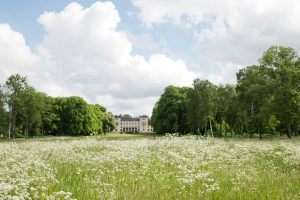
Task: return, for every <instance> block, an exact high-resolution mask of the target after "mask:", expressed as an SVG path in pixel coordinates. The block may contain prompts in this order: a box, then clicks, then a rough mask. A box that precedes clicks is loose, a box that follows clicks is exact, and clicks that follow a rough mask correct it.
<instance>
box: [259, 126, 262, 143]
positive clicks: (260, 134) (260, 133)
mask: <svg viewBox="0 0 300 200" xmlns="http://www.w3.org/2000/svg"><path fill="white" fill-rule="evenodd" d="M259 139H260V140H261V139H262V131H261V128H260V129H259Z"/></svg>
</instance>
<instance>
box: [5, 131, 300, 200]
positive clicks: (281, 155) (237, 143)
mask: <svg viewBox="0 0 300 200" xmlns="http://www.w3.org/2000/svg"><path fill="white" fill-rule="evenodd" d="M0 199H5V200H6V199H7V200H9V199H42V200H43V199H84V200H86V199H88V200H93V199H138V200H139V199H222V200H223V199H241V200H242V199H243V200H244V199H300V140H299V139H298V138H296V139H293V140H287V139H276V140H270V139H268V140H263V141H258V140H249V139H235V140H230V139H229V140H224V139H214V138H200V137H197V136H185V137H174V136H166V137H144V136H143V135H125V134H123V135H117V134H108V135H106V136H95V137H82V138H68V137H66V138H60V139H57V138H46V139H37V140H26V141H24V140H20V141H14V142H10V141H6V142H1V143H0Z"/></svg>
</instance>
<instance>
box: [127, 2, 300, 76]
mask: <svg viewBox="0 0 300 200" xmlns="http://www.w3.org/2000/svg"><path fill="white" fill-rule="evenodd" d="M132 2H133V4H134V5H135V6H136V7H137V8H138V9H139V17H140V19H141V20H142V22H143V23H144V25H145V26H146V27H152V26H153V25H155V24H161V23H167V22H173V23H175V24H178V25H179V26H181V25H184V26H186V25H188V26H189V27H191V28H194V27H196V26H197V29H199V27H201V28H200V31H198V32H197V33H196V34H195V36H196V37H195V40H196V41H198V43H199V44H198V45H199V46H201V47H202V48H203V46H205V48H206V49H207V53H206V57H208V58H210V59H211V60H212V62H214V64H217V63H234V65H243V66H245V65H249V64H255V63H256V61H257V59H258V57H260V56H261V54H262V52H263V51H265V50H266V49H267V48H269V47H270V46H272V45H285V46H291V47H293V48H295V49H296V50H298V51H299V50H300V41H299V39H298V38H299V37H300V25H299V21H300V15H299V8H300V2H299V1H297V0H265V1H261V0H252V1H247V0H241V1H236V0H223V1H218V0H210V1H206V0H176V1H174V0H164V1H160V0H152V1H148V0H132ZM220 70H222V68H220Z"/></svg>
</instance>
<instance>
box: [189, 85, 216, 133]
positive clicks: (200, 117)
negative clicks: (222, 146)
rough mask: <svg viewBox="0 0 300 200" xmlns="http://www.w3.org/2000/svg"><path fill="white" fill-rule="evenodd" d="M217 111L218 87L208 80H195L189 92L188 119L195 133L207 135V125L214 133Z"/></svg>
mask: <svg viewBox="0 0 300 200" xmlns="http://www.w3.org/2000/svg"><path fill="white" fill-rule="evenodd" d="M216 110H217V87H216V86H215V85H214V84H212V83H211V82H209V81H207V80H200V79H195V80H194V83H193V88H192V90H190V92H189V101H188V118H189V122H190V124H191V126H192V127H193V131H194V132H197V133H198V134H200V132H201V131H200V130H202V131H204V133H205V134H207V125H208V127H209V130H210V132H213V127H212V120H214V119H215V116H216Z"/></svg>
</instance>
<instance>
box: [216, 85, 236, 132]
mask: <svg viewBox="0 0 300 200" xmlns="http://www.w3.org/2000/svg"><path fill="white" fill-rule="evenodd" d="M236 96H237V95H236V91H235V87H234V86H232V85H226V86H222V85H221V86H219V87H218V88H217V97H218V98H217V111H216V121H217V122H218V124H219V129H220V130H219V132H220V136H222V134H223V131H224V133H225V136H226V134H227V132H226V125H227V124H228V126H229V127H233V126H234V122H235V120H236V118H237V116H236V112H237V110H236V109H235V108H236V107H237V104H236V103H237V102H236ZM231 131H232V128H231Z"/></svg>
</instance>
